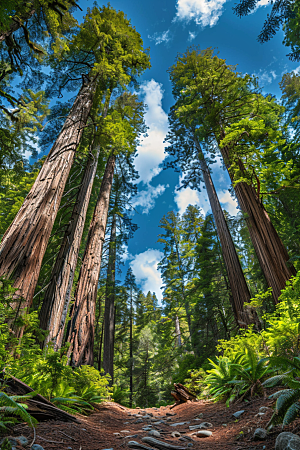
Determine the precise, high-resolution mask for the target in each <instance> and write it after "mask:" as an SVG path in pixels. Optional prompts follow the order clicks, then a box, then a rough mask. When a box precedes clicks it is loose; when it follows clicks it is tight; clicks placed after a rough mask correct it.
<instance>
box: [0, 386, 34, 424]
mask: <svg viewBox="0 0 300 450" xmlns="http://www.w3.org/2000/svg"><path fill="white" fill-rule="evenodd" d="M31 396H32V394H27V395H11V396H9V395H7V394H5V392H0V431H6V430H7V427H8V426H10V425H14V424H15V422H16V417H15V416H17V417H19V418H20V419H22V420H23V421H24V422H26V423H27V424H28V425H30V426H34V425H35V424H36V423H37V421H36V419H34V418H33V417H31V415H30V414H29V413H28V412H27V411H26V408H27V405H26V404H24V403H19V401H26V399H28V398H30V397H31Z"/></svg>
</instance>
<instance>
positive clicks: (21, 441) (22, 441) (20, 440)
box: [16, 436, 28, 447]
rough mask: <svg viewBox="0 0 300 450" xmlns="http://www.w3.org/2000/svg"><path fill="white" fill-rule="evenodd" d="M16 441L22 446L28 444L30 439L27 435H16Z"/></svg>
mask: <svg viewBox="0 0 300 450" xmlns="http://www.w3.org/2000/svg"><path fill="white" fill-rule="evenodd" d="M16 441H17V442H18V444H20V445H22V447H25V446H26V445H28V439H27V438H26V437H25V436H18V437H16Z"/></svg>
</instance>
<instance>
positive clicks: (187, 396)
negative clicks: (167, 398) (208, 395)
mask: <svg viewBox="0 0 300 450" xmlns="http://www.w3.org/2000/svg"><path fill="white" fill-rule="evenodd" d="M174 388H175V389H174V391H172V392H171V395H172V397H173V398H174V399H175V402H176V403H175V405H173V406H171V408H174V406H176V405H179V404H180V403H186V402H188V401H191V402H195V401H197V397H196V395H195V394H193V393H192V392H191V391H189V390H188V389H187V388H186V387H185V386H183V384H181V383H174Z"/></svg>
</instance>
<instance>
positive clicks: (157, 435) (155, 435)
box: [148, 430, 160, 437]
mask: <svg viewBox="0 0 300 450" xmlns="http://www.w3.org/2000/svg"><path fill="white" fill-rule="evenodd" d="M148 436H154V437H160V432H159V431H156V430H150V431H149V432H148Z"/></svg>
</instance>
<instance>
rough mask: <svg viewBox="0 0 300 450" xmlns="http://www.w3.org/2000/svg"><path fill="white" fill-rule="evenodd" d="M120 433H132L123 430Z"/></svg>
mask: <svg viewBox="0 0 300 450" xmlns="http://www.w3.org/2000/svg"><path fill="white" fill-rule="evenodd" d="M120 433H130V431H128V430H122V431H120Z"/></svg>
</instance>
